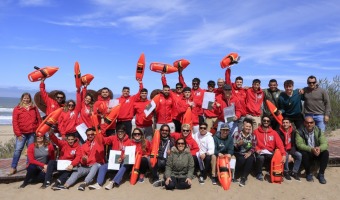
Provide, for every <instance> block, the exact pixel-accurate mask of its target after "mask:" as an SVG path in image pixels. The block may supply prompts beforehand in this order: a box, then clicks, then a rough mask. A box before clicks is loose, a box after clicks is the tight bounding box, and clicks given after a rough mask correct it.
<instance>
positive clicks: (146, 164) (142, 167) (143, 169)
mask: <svg viewBox="0 0 340 200" xmlns="http://www.w3.org/2000/svg"><path fill="white" fill-rule="evenodd" d="M148 169H149V161H148V159H147V158H146V157H142V160H141V161H140V167H139V174H145V173H146V171H147V170H148Z"/></svg>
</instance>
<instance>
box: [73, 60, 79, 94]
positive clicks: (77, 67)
mask: <svg viewBox="0 0 340 200" xmlns="http://www.w3.org/2000/svg"><path fill="white" fill-rule="evenodd" d="M74 78H75V80H76V88H77V89H80V87H81V73H80V66H79V63H78V61H76V62H75V63H74Z"/></svg>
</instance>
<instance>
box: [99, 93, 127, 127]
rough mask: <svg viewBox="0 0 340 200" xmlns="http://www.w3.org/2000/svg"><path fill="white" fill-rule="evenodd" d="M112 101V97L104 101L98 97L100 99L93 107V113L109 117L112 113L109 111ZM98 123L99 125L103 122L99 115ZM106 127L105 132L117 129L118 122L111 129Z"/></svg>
mask: <svg viewBox="0 0 340 200" xmlns="http://www.w3.org/2000/svg"><path fill="white" fill-rule="evenodd" d="M110 100H111V99H110V97H108V98H106V99H103V97H102V96H100V95H98V99H97V101H96V102H95V103H94V105H93V112H95V113H96V114H102V115H104V117H105V116H106V115H108V114H109V113H110V111H109V102H110ZM120 110H122V109H120ZM98 121H99V123H100V122H101V119H100V116H99V115H98ZM104 127H105V130H108V129H116V122H113V123H112V125H111V126H110V127H107V126H105V125H104ZM102 130H104V129H102Z"/></svg>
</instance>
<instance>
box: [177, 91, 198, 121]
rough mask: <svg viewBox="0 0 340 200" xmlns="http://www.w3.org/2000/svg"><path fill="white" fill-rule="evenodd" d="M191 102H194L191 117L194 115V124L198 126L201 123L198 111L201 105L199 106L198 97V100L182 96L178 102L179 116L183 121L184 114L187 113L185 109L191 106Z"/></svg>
mask: <svg viewBox="0 0 340 200" xmlns="http://www.w3.org/2000/svg"><path fill="white" fill-rule="evenodd" d="M189 102H194V106H193V107H192V108H191V114H192V115H191V117H192V125H193V126H196V125H198V124H199V119H198V113H199V111H200V107H198V106H197V104H198V102H197V99H196V101H195V100H194V99H193V98H192V97H190V98H189V99H185V98H184V97H182V99H181V101H180V102H178V105H179V106H178V116H179V117H180V122H181V123H183V116H184V114H185V111H186V110H187V109H188V107H189Z"/></svg>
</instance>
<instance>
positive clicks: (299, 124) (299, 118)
mask: <svg viewBox="0 0 340 200" xmlns="http://www.w3.org/2000/svg"><path fill="white" fill-rule="evenodd" d="M283 117H287V118H288V119H289V120H290V121H291V122H292V124H293V125H294V126H295V129H296V130H299V129H302V128H303V122H304V118H303V115H302V114H298V115H294V116H285V115H284V114H283Z"/></svg>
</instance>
